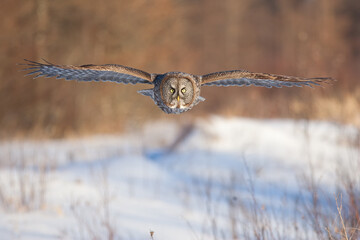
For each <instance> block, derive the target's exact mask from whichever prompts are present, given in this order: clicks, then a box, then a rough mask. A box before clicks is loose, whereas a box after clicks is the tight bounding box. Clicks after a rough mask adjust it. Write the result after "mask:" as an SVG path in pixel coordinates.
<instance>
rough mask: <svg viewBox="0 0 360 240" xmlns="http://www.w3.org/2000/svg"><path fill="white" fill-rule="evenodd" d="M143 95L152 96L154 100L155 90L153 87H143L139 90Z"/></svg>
mask: <svg viewBox="0 0 360 240" xmlns="http://www.w3.org/2000/svg"><path fill="white" fill-rule="evenodd" d="M138 93H140V94H141V95H144V96H148V97H151V98H152V99H153V100H154V90H153V89H143V90H140V91H138Z"/></svg>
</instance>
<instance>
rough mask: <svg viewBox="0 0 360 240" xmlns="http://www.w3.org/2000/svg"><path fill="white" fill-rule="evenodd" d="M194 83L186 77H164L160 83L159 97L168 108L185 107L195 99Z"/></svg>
mask: <svg viewBox="0 0 360 240" xmlns="http://www.w3.org/2000/svg"><path fill="white" fill-rule="evenodd" d="M194 84H195V83H194V81H191V80H190V79H189V78H186V77H180V78H179V77H169V78H166V79H164V80H163V81H162V84H161V85H160V94H161V98H162V100H163V102H164V103H165V104H166V105H167V106H168V107H169V108H173V109H186V108H188V107H189V106H190V105H191V104H192V103H193V102H194V100H195V95H196V94H194V87H196V86H194Z"/></svg>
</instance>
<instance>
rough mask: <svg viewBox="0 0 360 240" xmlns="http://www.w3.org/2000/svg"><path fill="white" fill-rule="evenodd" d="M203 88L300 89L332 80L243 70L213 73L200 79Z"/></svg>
mask: <svg viewBox="0 0 360 240" xmlns="http://www.w3.org/2000/svg"><path fill="white" fill-rule="evenodd" d="M201 80H202V85H203V86H250V85H254V86H258V87H267V88H272V87H277V88H281V87H283V86H285V87H293V86H295V87H302V86H308V87H312V85H316V86H320V84H321V83H328V82H329V81H332V80H334V79H332V78H328V77H325V78H322V77H321V78H301V77H292V76H284V75H275V74H268V73H253V72H248V71H245V70H234V71H223V72H215V73H210V74H207V75H203V76H202V77H201Z"/></svg>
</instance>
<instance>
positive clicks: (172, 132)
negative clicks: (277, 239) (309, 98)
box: [0, 117, 360, 240]
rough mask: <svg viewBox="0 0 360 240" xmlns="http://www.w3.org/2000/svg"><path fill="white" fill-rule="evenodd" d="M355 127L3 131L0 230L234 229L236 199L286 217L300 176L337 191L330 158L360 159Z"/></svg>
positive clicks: (59, 234)
mask: <svg viewBox="0 0 360 240" xmlns="http://www.w3.org/2000/svg"><path fill="white" fill-rule="evenodd" d="M183 129H187V131H185V132H184V131H183ZM181 135H182V137H178V136H181ZM359 136H360V134H359V132H358V130H357V129H355V128H353V127H351V126H341V125H337V124H333V123H329V122H307V121H294V120H254V119H243V118H221V117H212V118H210V119H199V120H197V121H195V122H194V123H193V126H192V127H189V126H183V125H179V124H178V123H175V122H155V123H149V124H148V125H146V127H145V128H144V129H141V130H139V131H138V132H132V133H128V134H124V135H121V136H94V137H91V138H85V139H78V140H67V141H65V140H64V141H63V140H60V141H21V142H2V143H0V204H1V205H0V239H111V236H108V235H109V234H113V235H114V239H151V238H150V231H154V239H156V240H165V239H171V240H177V239H179V240H180V239H181V240H184V239H231V238H232V236H234V234H235V233H234V223H235V225H239V226H238V227H235V228H236V229H237V230H236V231H235V232H237V233H236V234H241V231H242V230H244V229H243V228H242V227H240V226H245V225H246V224H247V223H248V222H249V219H250V218H249V216H245V215H244V214H245V213H246V211H245V210H236V209H237V208H236V207H234V206H235V205H236V204H237V202H239V205H238V206H240V205H241V204H242V206H244V204H245V208H246V207H249V208H251V206H253V205H256V206H259V207H260V209H266V212H267V214H268V213H269V212H271V216H272V218H271V221H270V222H271V223H270V224H277V225H278V226H280V227H283V228H285V227H286V226H285V225H286V224H287V220H286V219H288V218H290V216H291V214H292V213H293V208H294V207H293V206H294V204H295V203H294V202H295V200H296V199H298V196H299V195H298V194H299V192H300V190H301V188H302V185H301V183H303V182H302V181H301V180H302V179H304V178H305V176H312V177H313V178H314V179H316V181H317V183H318V184H319V185H320V186H321V187H322V188H323V189H325V190H326V191H328V193H329V194H330V195H331V194H334V192H335V188H336V184H335V183H336V178H337V174H338V173H339V169H340V170H347V169H351V168H353V167H354V166H357V165H356V164H359V161H360V154H359V149H358V148H357V147H356V145H357V144H359ZM177 138H178V139H177ZM176 139H177V142H176V144H174V141H176ZM171 145H172V147H170V146H171ZM39 166H40V167H39ZM254 199H256V201H254ZM285 202H286V203H285ZM264 211H265V210H264ZM234 219H235V220H234ZM277 219H281V221H278V220H277ZM304 231H307V230H306V229H304ZM240 239H241V238H240Z"/></svg>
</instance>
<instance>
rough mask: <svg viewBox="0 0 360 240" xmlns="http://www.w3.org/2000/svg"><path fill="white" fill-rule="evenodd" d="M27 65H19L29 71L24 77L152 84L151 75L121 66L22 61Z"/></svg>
mask: <svg viewBox="0 0 360 240" xmlns="http://www.w3.org/2000/svg"><path fill="white" fill-rule="evenodd" d="M24 60H25V61H26V62H27V63H24V64H20V65H24V66H27V67H28V68H25V69H23V70H25V71H31V72H29V73H28V74H26V75H33V74H38V75H36V76H35V78H37V77H42V76H43V77H56V78H57V79H60V78H63V79H66V80H78V81H95V82H99V81H110V82H117V83H124V84H128V83H129V84H136V83H145V84H152V80H151V74H149V73H147V72H144V71H141V70H139V69H135V68H130V67H126V66H122V65H115V64H106V65H92V64H89V65H82V66H72V65H55V64H52V63H49V62H47V61H45V60H44V61H45V62H46V63H38V62H34V61H30V60H26V59H24Z"/></svg>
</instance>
